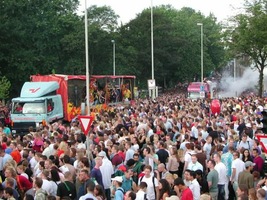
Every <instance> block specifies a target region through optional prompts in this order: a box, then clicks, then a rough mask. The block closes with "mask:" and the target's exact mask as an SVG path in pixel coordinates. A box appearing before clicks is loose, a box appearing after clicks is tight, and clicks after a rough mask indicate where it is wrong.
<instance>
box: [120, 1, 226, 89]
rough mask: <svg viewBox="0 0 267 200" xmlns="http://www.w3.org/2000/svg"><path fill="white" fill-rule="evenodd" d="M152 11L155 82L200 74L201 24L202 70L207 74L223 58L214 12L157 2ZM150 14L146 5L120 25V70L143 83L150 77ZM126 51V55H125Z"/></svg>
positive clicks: (166, 84) (165, 82) (171, 81)
mask: <svg viewBox="0 0 267 200" xmlns="http://www.w3.org/2000/svg"><path fill="white" fill-rule="evenodd" d="M153 12H154V15H153V18H154V69H155V73H154V74H155V79H156V82H157V84H158V85H160V86H164V87H172V86H173V85H174V84H176V83H177V82H178V81H186V80H188V81H192V80H193V78H194V77H196V76H198V77H200V71H201V70H200V55H201V54H200V29H199V27H198V26H197V23H198V22H202V23H203V24H204V70H205V73H206V74H208V73H209V72H210V71H212V70H214V69H216V68H218V67H219V66H220V64H221V62H222V60H223V59H224V49H223V46H222V44H221V43H220V42H219V41H220V37H221V35H220V31H221V26H220V25H219V24H217V23H216V19H215V18H214V16H213V15H210V16H208V17H206V18H205V17H204V16H202V15H201V13H198V12H196V11H195V10H193V9H191V8H182V9H181V10H177V9H174V8H173V7H171V6H168V5H167V6H159V7H155V8H154V9H153ZM150 20H151V18H150V9H145V10H143V11H142V13H140V14H138V15H137V17H136V18H135V19H133V20H132V21H130V22H129V23H127V24H125V25H124V26H122V27H121V28H120V29H119V33H120V38H122V40H123V43H122V48H123V50H124V51H123V55H124V56H120V62H121V63H122V65H121V68H122V70H123V71H125V72H126V71H127V70H130V72H132V73H135V75H136V76H137V77H139V79H140V80H139V81H140V82H141V83H142V85H146V80H147V79H150V78H151V35H150V33H151V28H150V27H151V26H150V23H151V21H150ZM125 55H127V57H126V56H125Z"/></svg>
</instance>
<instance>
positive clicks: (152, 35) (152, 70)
mask: <svg viewBox="0 0 267 200" xmlns="http://www.w3.org/2000/svg"><path fill="white" fill-rule="evenodd" d="M151 78H152V80H153V81H154V79H155V77H154V31H153V0H151ZM155 87H156V84H155ZM155 90H156V88H153V89H152V91H151V97H152V99H154V98H155V97H156V95H155V93H156V91H155Z"/></svg>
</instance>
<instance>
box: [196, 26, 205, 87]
mask: <svg viewBox="0 0 267 200" xmlns="http://www.w3.org/2000/svg"><path fill="white" fill-rule="evenodd" d="M197 25H198V26H200V29H201V35H200V38H201V82H202V83H203V79H204V78H203V64H204V63H203V23H197Z"/></svg>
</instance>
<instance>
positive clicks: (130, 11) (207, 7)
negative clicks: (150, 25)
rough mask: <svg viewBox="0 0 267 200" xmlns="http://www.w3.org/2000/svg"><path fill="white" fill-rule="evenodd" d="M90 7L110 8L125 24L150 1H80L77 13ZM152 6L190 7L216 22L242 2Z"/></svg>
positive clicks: (171, 0)
mask: <svg viewBox="0 0 267 200" xmlns="http://www.w3.org/2000/svg"><path fill="white" fill-rule="evenodd" d="M85 1H87V7H90V6H92V5H97V6H104V5H106V6H110V7H111V8H112V9H113V10H114V11H115V13H116V14H117V15H119V16H120V19H119V22H122V23H127V22H129V21H130V20H131V19H134V18H135V17H136V14H138V13H141V12H142V11H143V10H144V9H145V8H150V7H151V0H80V8H79V13H81V12H82V11H84V9H85ZM152 1H153V6H158V5H163V4H164V5H167V4H169V5H172V6H173V7H174V8H176V9H181V8H182V7H191V8H193V9H194V10H196V11H200V12H201V13H202V14H203V15H205V16H208V15H209V14H210V13H213V14H214V15H215V17H217V19H218V21H220V22H221V21H224V20H226V19H227V18H229V17H230V16H233V15H235V14H237V13H238V12H240V8H242V5H243V3H244V0H152Z"/></svg>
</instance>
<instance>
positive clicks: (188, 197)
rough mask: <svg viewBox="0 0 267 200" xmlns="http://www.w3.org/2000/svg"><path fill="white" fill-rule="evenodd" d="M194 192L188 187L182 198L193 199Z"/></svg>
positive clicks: (184, 199)
mask: <svg viewBox="0 0 267 200" xmlns="http://www.w3.org/2000/svg"><path fill="white" fill-rule="evenodd" d="M193 199H194V198H193V193H192V191H191V190H190V189H189V188H186V189H185V190H184V191H183V192H182V195H181V198H180V200H193Z"/></svg>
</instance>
